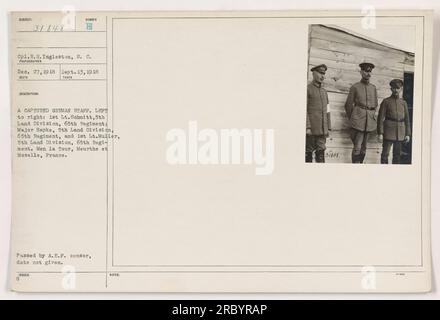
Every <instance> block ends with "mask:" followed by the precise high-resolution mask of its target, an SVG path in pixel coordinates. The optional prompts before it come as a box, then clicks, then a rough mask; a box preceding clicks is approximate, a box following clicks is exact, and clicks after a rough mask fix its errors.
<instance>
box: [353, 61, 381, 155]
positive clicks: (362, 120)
mask: <svg viewBox="0 0 440 320" xmlns="http://www.w3.org/2000/svg"><path fill="white" fill-rule="evenodd" d="M359 67H360V68H361V70H360V73H361V76H362V79H361V81H359V82H357V83H355V84H353V85H352V86H351V88H350V91H349V93H348V96H347V101H346V103H345V111H346V113H347V117H348V119H349V120H350V124H351V132H350V138H351V141H352V142H353V150H352V154H351V160H352V162H353V163H363V162H364V159H365V155H366V150H367V140H368V135H369V133H370V132H372V131H376V130H377V121H376V109H377V107H378V100H377V90H376V87H375V86H374V85H373V84H371V83H370V78H371V71H372V70H373V69H374V64H372V63H369V62H363V63H361V64H359Z"/></svg>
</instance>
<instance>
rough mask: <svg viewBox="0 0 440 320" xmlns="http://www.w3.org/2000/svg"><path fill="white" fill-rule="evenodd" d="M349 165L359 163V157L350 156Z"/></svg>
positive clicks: (355, 155)
mask: <svg viewBox="0 0 440 320" xmlns="http://www.w3.org/2000/svg"><path fill="white" fill-rule="evenodd" d="M351 163H359V155H357V154H353V153H352V154H351Z"/></svg>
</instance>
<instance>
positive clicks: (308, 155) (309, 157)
mask: <svg viewBox="0 0 440 320" xmlns="http://www.w3.org/2000/svg"><path fill="white" fill-rule="evenodd" d="M306 162H313V152H306Z"/></svg>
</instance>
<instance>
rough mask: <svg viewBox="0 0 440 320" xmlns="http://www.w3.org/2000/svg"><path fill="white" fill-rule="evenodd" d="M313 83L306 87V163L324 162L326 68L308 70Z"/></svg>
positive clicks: (327, 131) (326, 125) (326, 111)
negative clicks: (310, 72)
mask: <svg viewBox="0 0 440 320" xmlns="http://www.w3.org/2000/svg"><path fill="white" fill-rule="evenodd" d="M310 71H312V73H313V81H312V82H311V83H309V84H308V85H307V129H306V162H313V153H315V161H316V162H325V149H326V145H325V144H326V140H327V137H328V136H329V130H330V112H329V111H330V110H329V109H328V103H329V100H328V94H327V91H326V90H325V89H324V88H322V83H323V82H324V79H325V73H326V71H327V66H326V65H325V64H321V65H318V66H316V67H313V68H312V69H310Z"/></svg>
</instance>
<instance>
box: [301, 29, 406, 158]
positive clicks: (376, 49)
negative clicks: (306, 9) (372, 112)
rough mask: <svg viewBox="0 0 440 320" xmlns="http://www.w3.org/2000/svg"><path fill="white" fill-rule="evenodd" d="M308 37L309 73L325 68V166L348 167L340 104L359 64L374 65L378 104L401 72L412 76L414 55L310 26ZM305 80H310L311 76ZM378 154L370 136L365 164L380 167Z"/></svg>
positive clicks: (355, 79)
mask: <svg viewBox="0 0 440 320" xmlns="http://www.w3.org/2000/svg"><path fill="white" fill-rule="evenodd" d="M309 37H310V38H309V70H310V68H312V67H313V66H316V65H319V64H322V63H325V64H326V65H327V67H328V70H327V73H326V79H325V81H324V88H325V89H326V90H327V92H328V96H329V100H330V106H331V109H330V111H331V121H332V131H331V133H330V138H329V139H327V162H344V163H351V150H352V143H351V140H350V138H349V132H348V129H349V121H348V119H347V117H346V114H345V109H344V104H345V101H346V98H347V94H348V91H349V89H350V87H351V85H352V84H354V83H356V82H358V81H359V80H360V79H361V76H360V74H359V63H361V62H364V61H369V62H372V63H374V64H375V66H376V67H375V68H374V70H373V72H372V77H371V80H370V81H371V83H373V84H374V85H375V86H376V88H377V90H378V97H379V104H380V103H381V102H382V100H383V99H384V98H386V97H388V96H389V95H390V94H391V91H390V89H389V82H390V80H391V79H394V78H398V79H402V80H403V74H404V72H413V70H414V55H412V54H409V53H407V52H404V51H400V50H397V49H393V48H390V47H387V46H385V45H382V44H379V43H375V42H372V41H369V40H366V39H363V38H360V37H357V36H355V35H352V34H350V33H347V32H344V31H342V30H339V29H336V28H333V27H327V26H323V25H311V26H310V30H309ZM308 80H309V81H311V80H312V74H311V72H309V75H308ZM378 111H379V110H378ZM381 150H382V145H381V143H380V142H378V140H377V136H376V133H375V132H374V133H373V134H371V135H370V139H369V144H368V150H367V157H366V162H367V163H380V153H381Z"/></svg>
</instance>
